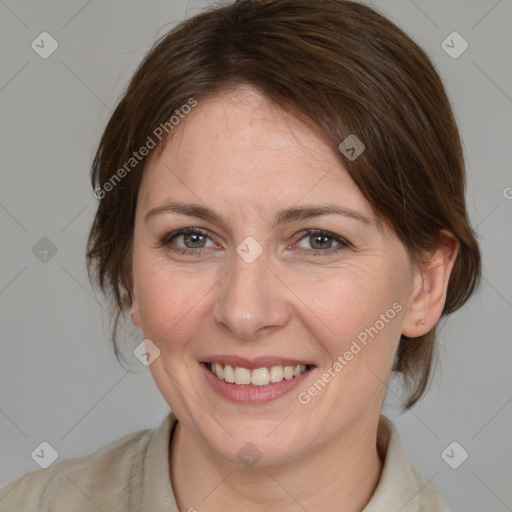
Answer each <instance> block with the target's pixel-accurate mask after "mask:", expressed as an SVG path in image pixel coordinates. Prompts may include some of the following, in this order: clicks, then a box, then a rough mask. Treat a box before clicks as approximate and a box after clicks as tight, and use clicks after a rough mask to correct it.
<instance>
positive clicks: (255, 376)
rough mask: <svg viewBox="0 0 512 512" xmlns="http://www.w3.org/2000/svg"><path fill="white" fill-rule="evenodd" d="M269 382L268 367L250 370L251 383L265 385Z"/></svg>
mask: <svg viewBox="0 0 512 512" xmlns="http://www.w3.org/2000/svg"><path fill="white" fill-rule="evenodd" d="M269 382H270V371H269V369H268V368H256V369H255V370H253V371H252V375H251V384H253V385H254V386H266V385H267V384H268V383H269Z"/></svg>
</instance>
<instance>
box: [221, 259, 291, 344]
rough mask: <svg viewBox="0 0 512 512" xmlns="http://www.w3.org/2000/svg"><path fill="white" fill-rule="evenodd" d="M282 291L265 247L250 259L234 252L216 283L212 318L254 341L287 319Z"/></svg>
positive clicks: (241, 338) (232, 333) (233, 333)
mask: <svg viewBox="0 0 512 512" xmlns="http://www.w3.org/2000/svg"><path fill="white" fill-rule="evenodd" d="M286 291H287V288H286V286H285V285H284V284H283V282H282V281H281V280H280V279H279V278H278V277H277V275H276V272H275V271H274V270H272V269H271V268H270V267H269V265H268V261H267V257H266V253H265V251H264V252H263V253H262V254H261V255H260V256H259V257H258V258H257V259H256V260H255V261H253V262H252V263H247V262H246V261H245V260H244V259H242V258H241V257H240V256H239V255H238V254H237V253H234V254H233V262H232V266H231V269H230V271H229V272H228V273H227V275H226V276H225V277H224V279H222V280H221V281H220V282H219V283H218V285H217V287H216V292H217V295H216V297H215V302H214V305H213V319H214V322H215V324H216V325H217V326H219V327H221V328H222V329H224V330H225V331H227V332H228V333H229V335H230V337H232V338H234V339H236V340H239V341H256V340H258V339H259V338H261V337H263V336H267V335H269V334H270V333H271V332H273V331H275V330H279V329H280V328H282V327H283V326H285V325H286V324H287V323H288V321H289V319H290V311H291V305H290V303H289V301H288V300H287V294H286Z"/></svg>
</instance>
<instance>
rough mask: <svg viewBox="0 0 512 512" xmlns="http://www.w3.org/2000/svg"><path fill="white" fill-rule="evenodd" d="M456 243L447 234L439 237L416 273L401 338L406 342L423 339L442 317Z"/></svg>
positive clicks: (445, 232)
mask: <svg viewBox="0 0 512 512" xmlns="http://www.w3.org/2000/svg"><path fill="white" fill-rule="evenodd" d="M458 248H459V243H458V242H457V240H456V239H455V238H454V237H453V235H452V234H451V233H449V232H448V231H445V230H442V231H441V232H440V233H439V239H438V243H437V245H436V247H435V249H434V250H433V251H430V252H429V253H428V254H427V255H426V257H425V261H424V262H423V264H422V265H421V268H418V269H417V272H416V275H415V278H414V283H413V288H412V292H411V302H410V307H409V311H408V312H407V314H406V316H405V318H404V323H403V325H402V334H403V335H405V336H407V337H409V338H417V337H419V336H423V335H424V334H426V333H427V332H429V331H430V330H432V329H433V328H434V326H435V325H436V324H437V322H438V321H439V319H440V318H441V314H442V313H443V308H444V304H445V302H446V294H447V291H448V282H449V280H450V275H451V272H452V270H453V266H454V264H455V259H456V257H457V252H458Z"/></svg>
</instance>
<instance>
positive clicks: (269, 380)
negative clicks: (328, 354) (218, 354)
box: [206, 363, 310, 387]
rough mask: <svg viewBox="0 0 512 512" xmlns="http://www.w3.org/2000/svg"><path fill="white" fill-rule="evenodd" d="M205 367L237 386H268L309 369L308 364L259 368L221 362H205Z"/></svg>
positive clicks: (297, 375) (289, 378)
mask: <svg viewBox="0 0 512 512" xmlns="http://www.w3.org/2000/svg"><path fill="white" fill-rule="evenodd" d="M206 367H207V368H208V370H210V372H211V373H213V374H214V375H215V376H216V377H217V378H218V379H220V380H222V381H224V382H227V383H229V384H236V385H238V386H256V387H261V386H268V385H273V384H278V383H279V382H282V381H283V380H292V379H294V378H297V377H300V376H301V375H302V374H303V373H305V372H306V371H307V370H309V369H310V367H309V365H303V364H300V365H294V366H291V365H287V366H280V365H276V366H269V367H266V366H263V367H260V368H253V369H250V368H244V367H240V366H231V365H229V364H222V363H206Z"/></svg>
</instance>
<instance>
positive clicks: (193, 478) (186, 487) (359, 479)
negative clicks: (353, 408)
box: [170, 418, 382, 512]
mask: <svg viewBox="0 0 512 512" xmlns="http://www.w3.org/2000/svg"><path fill="white" fill-rule="evenodd" d="M377 426H378V418H376V419H374V421H368V420H367V421H365V422H363V423H358V424H357V425H353V426H352V428H351V429H350V430H349V431H347V432H345V433H344V434H343V435H342V436H339V438H336V439H333V440H331V441H329V442H328V443H325V444H324V445H321V446H315V447H314V449H311V450H309V451H307V452H305V453H303V454H302V455H301V456H300V457H297V458H295V459H294V460H293V461H290V462H286V463H284V464H281V465H279V466H266V467H253V468H246V467H241V466H239V465H236V464H233V463H231V462H228V461H226V460H224V459H222V458H220V457H219V456H217V455H216V454H215V453H214V452H213V451H212V450H211V448H210V447H209V446H208V445H207V444H206V443H205V442H204V440H203V439H202V438H200V437H199V436H197V435H196V434H195V433H194V432H192V431H190V430H189V429H187V428H186V427H185V426H183V425H182V424H181V423H178V425H177V426H176V429H175V432H174V436H173V439H172V443H171V449H170V470H171V479H172V485H173V489H174V493H175V496H176V501H177V504H178V507H179V509H180V510H183V511H188V510H190V509H194V508H195V509H197V510H202V509H203V510H204V509H207V510H208V511H209V512H220V511H226V510H231V509H233V508H234V507H233V504H234V503H236V504H237V505H236V508H237V509H241V508H244V507H247V508H249V509H250V510H265V511H266V512H267V511H268V512H274V511H275V512H277V511H279V512H288V511H290V512H291V511H292V510H293V511H296V510H298V508H297V506H298V505H299V506H300V507H302V509H303V510H308V511H309V512H314V511H320V510H321V511H322V512H330V511H335V510H336V511H338V510H340V504H343V510H344V512H360V511H361V510H362V509H363V508H364V507H365V506H366V504H367V503H368V501H369V500H370V498H371V496H372V494H373V493H374V491H375V488H376V486H377V483H378V481H379V478H380V475H381V472H382V461H381V459H380V457H379V454H378V451H377Z"/></svg>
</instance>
